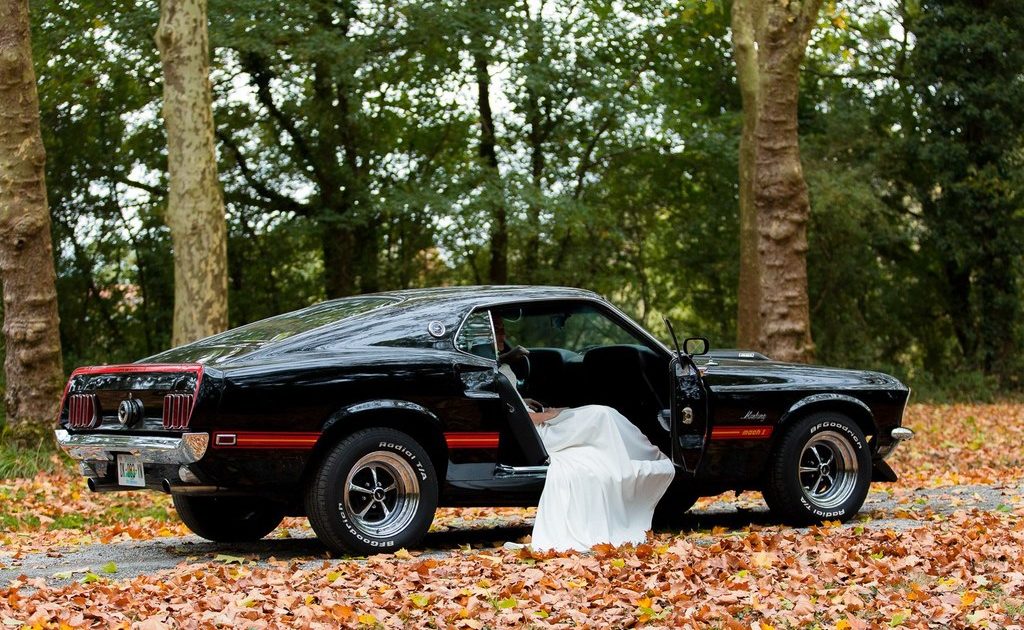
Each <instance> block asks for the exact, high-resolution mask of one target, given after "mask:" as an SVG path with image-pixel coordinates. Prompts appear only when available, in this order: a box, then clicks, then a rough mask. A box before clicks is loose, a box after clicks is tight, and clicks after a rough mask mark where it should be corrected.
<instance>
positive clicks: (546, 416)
mask: <svg viewBox="0 0 1024 630" xmlns="http://www.w3.org/2000/svg"><path fill="white" fill-rule="evenodd" d="M565 409H566V408H565V407H548V408H547V409H545V410H544V411H531V412H529V413H530V420H533V423H534V424H544V423H545V422H547V421H548V420H551V419H553V418H554V417H555V416H557V415H558V414H560V413H562V412H563V411H565Z"/></svg>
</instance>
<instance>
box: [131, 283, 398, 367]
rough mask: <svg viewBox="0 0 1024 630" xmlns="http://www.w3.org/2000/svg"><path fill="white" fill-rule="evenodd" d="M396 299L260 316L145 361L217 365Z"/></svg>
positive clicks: (355, 300) (367, 299)
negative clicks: (265, 317) (264, 317)
mask: <svg viewBox="0 0 1024 630" xmlns="http://www.w3.org/2000/svg"><path fill="white" fill-rule="evenodd" d="M396 301H397V300H396V299H395V298H390V297H380V296H363V297H351V298H344V299H340V300H332V301H330V302H321V303H320V304H314V305H313V306H309V307H307V308H304V309H301V310H298V311H292V312H291V313H285V314H283V315H275V316H274V317H269V318H267V319H261V320H260V321H257V322H252V323H251V324H246V325H244V326H239V327H238V328H233V329H231V330H228V331H226V332H222V333H219V334H216V335H213V336H212V337H206V338H205V339H200V340H199V341H195V342H192V343H190V344H188V345H184V346H179V347H177V348H171V349H170V350H166V351H164V352H161V353H160V354H156V355H153V356H151V357H149V358H146V359H143V360H142V362H143V363H180V362H184V361H188V362H195V363H206V364H216V363H223V362H225V361H227V360H229V359H232V358H235V357H239V356H242V355H245V354H249V353H250V352H254V351H256V350H259V349H260V348H263V347H264V346H267V345H269V344H272V343H275V342H278V341H282V340H284V339H287V338H289V337H293V336H295V335H298V334H300V333H304V332H307V331H310V330H313V329H314V328H319V327H321V326H325V325H327V324H333V323H336V322H340V321H341V320H343V319H347V318H349V317H353V316H355V315H361V314H363V313H366V312H369V311H372V310H373V309H375V308H379V307H381V306H384V305H385V304H393V303H395V302H396Z"/></svg>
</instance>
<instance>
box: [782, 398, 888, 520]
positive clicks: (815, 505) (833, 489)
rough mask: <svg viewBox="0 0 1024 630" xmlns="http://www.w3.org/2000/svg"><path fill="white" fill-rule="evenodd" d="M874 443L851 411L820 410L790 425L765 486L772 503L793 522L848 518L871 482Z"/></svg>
mask: <svg viewBox="0 0 1024 630" xmlns="http://www.w3.org/2000/svg"><path fill="white" fill-rule="evenodd" d="M870 449H871V445H870V442H868V440H867V438H866V437H865V436H864V431H863V430H862V429H861V428H860V426H859V425H858V424H857V423H856V422H854V421H853V419H851V418H850V417H849V416H845V415H843V414H840V413H836V412H829V411H826V412H819V413H814V414H810V415H808V416H806V417H804V418H801V419H799V420H797V421H795V422H793V423H792V424H790V425H789V426H788V427H786V428H785V432H784V433H783V434H782V436H781V437H780V439H779V442H778V444H777V445H776V446H775V448H774V449H773V451H772V459H771V461H770V462H769V464H768V467H767V468H768V470H767V472H768V475H767V479H766V480H765V485H764V486H763V493H764V499H765V501H766V502H767V503H768V507H769V508H771V510H772V512H774V513H775V514H777V515H778V517H779V518H781V519H783V520H785V521H786V522H788V523H791V524H793V525H810V524H813V523H821V522H822V521H846V520H848V519H849V518H850V517H852V516H853V515H854V514H856V513H857V510H859V509H860V507H861V505H863V504H864V499H865V498H866V497H867V494H868V488H869V486H870V485H871V450H870Z"/></svg>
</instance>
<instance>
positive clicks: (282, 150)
mask: <svg viewBox="0 0 1024 630" xmlns="http://www.w3.org/2000/svg"><path fill="white" fill-rule="evenodd" d="M976 4H977V3H968V2H960V1H957V0H952V1H948V2H935V3H931V2H927V1H925V0H922V1H918V0H865V1H859V2H853V1H847V2H844V1H836V2H826V3H825V5H824V7H823V8H822V11H821V13H820V15H819V18H820V19H819V23H818V25H817V27H816V28H815V29H814V30H813V31H812V34H811V40H810V43H809V45H808V47H807V52H806V59H805V61H804V65H803V67H802V71H801V75H800V101H799V130H800V149H801V157H802V163H803V168H804V173H805V175H806V179H807V183H808V186H809V191H810V201H811V215H810V223H809V226H808V240H809V250H808V253H807V269H808V279H809V306H810V308H809V310H810V321H811V332H812V337H813V341H814V347H815V360H816V361H817V362H820V363H825V364H832V365H840V366H849V367H860V368H870V369H878V370H883V371H888V372H891V373H894V374H896V375H897V376H899V377H900V378H902V379H904V380H905V381H907V382H908V383H909V384H910V385H911V386H912V387H913V388H914V390H915V391H916V395H917V396H918V399H921V398H924V399H933V400H934V399H949V398H956V399H990V398H993V397H998V396H1005V395H1013V394H1016V393H1018V392H1019V390H1020V389H1021V387H1022V386H1024V383H1022V381H1021V379H1020V376H1019V374H1020V371H1021V367H1022V366H1024V359H1022V355H1021V348H1022V344H1024V323H1022V318H1021V310H1022V308H1021V305H1022V300H1024V295H1022V289H1021V282H1020V276H1021V272H1022V269H1024V266H1022V263H1024V251H1022V248H1021V243H1022V238H1021V237H1022V221H1024V210H1022V205H1021V196H1020V194H1019V192H1020V191H1021V189H1022V185H1024V161H1022V158H1024V154H1022V151H1021V148H1022V146H1021V139H1022V129H1024V128H1022V125H1024V87H1022V85H1024V84H1022V76H1024V72H1022V71H1024V8H1020V7H1016V6H1014V3H1012V2H992V3H988V4H991V5H993V7H994V8H993V9H992V10H982V9H978V8H977V7H976V6H975V5H976ZM982 4H985V3H982ZM311 7H312V8H311ZM208 11H209V30H210V44H211V54H212V57H211V62H212V66H211V81H212V84H213V113H214V123H215V128H216V138H217V152H218V169H219V174H220V181H221V183H222V185H223V189H224V199H225V205H226V210H227V216H228V223H227V228H228V287H229V288H228V294H229V295H228V305H229V314H228V315H229V323H230V325H231V326H235V325H240V324H243V323H246V322H249V321H253V320H256V319H260V318H263V317H266V316H269V315H273V314H277V313H280V312H283V311H287V310H291V309H294V308H298V307H301V306H304V305H307V304H310V303H312V302H316V301H319V300H323V299H326V298H331V297H338V296H342V295H349V294H354V293H361V292H372V291H378V290H388V289H399V288H406V287H417V286H433V285H439V284H486V283H505V282H511V283H516V284H534V283H539V284H559V285H570V286H579V287H585V288H588V289H593V290H595V291H598V292H600V293H602V294H604V295H605V296H607V297H608V298H609V299H610V300H612V301H613V302H615V303H616V304H617V305H619V306H620V307H622V308H623V309H624V310H626V311H627V312H628V313H630V314H631V315H633V316H635V317H636V318H637V319H638V321H640V322H642V323H644V324H645V325H647V326H649V327H650V328H651V329H652V330H654V331H655V332H657V333H663V332H664V331H663V330H662V324H661V316H662V315H666V316H668V317H670V318H672V319H673V321H674V322H676V328H677V329H681V330H682V331H684V333H685V334H690V335H705V336H708V337H709V338H710V339H711V341H712V344H713V346H716V347H730V346H734V345H735V343H736V337H737V335H736V320H737V306H738V304H737V284H738V277H739V200H738V197H739V183H738V174H737V173H738V159H739V141H740V134H741V126H742V101H741V96H740V91H739V88H738V86H737V81H736V67H735V65H734V62H733V48H732V42H731V32H730V13H731V4H730V3H729V2H720V1H702V2H696V1H682V2H680V1H672V2H668V1H658V0H637V1H621V2H619V1H617V2H609V1H602V0H548V1H545V2H497V1H493V0H481V1H474V2H468V3H463V2H455V1H451V0H439V1H420V2H405V1H398V0H393V1H388V2H354V3H350V2H340V3H337V6H335V3H323V6H321V5H320V4H318V3H316V2H314V3H311V4H296V3H280V2H267V1H266V0H232V1H231V2H224V1H222V0H212V1H211V2H210V3H209V8H208ZM31 21H32V24H31V28H32V39H33V42H32V49H33V55H34V57H35V67H36V72H37V74H38V90H39V99H40V112H41V122H42V132H43V142H44V145H45V147H46V151H47V166H46V186H47V193H48V196H49V204H50V210H51V218H52V236H53V243H54V255H55V263H56V270H57V291H58V295H59V311H60V321H61V331H60V332H61V335H60V338H61V346H62V350H63V365H64V367H65V370H67V371H70V370H71V369H73V368H74V367H76V366H78V365H83V364H96V363H113V362H125V361H132V360H136V359H138V358H140V357H143V356H147V355H150V354H153V353H155V352H158V351H160V350H161V349H164V348H166V347H168V346H169V345H170V344H171V329H172V327H171V321H172V317H173V310H174V271H173V264H172V261H173V252H172V248H171V239H170V234H169V231H168V228H167V226H166V222H165V216H164V214H165V210H166V206H167V189H168V182H167V170H168V169H167V139H166V131H165V128H164V124H163V119H162V116H161V107H162V102H161V97H162V77H161V66H160V59H159V56H158V51H157V46H156V43H155V42H154V38H153V34H154V31H155V29H156V25H157V23H158V21H159V8H158V7H157V6H156V5H155V3H136V2H133V1H129V0H105V1H104V2H93V1H92V0H78V1H74V2H72V1H70V0H48V1H40V2H34V3H33V4H32V5H31ZM484 93H486V94H487V96H488V98H487V99H481V98H480V96H481V94H484ZM485 102H486V103H488V104H489V105H490V108H489V110H488V111H484V108H483V107H482V103H485ZM488 119H489V120H490V121H491V124H490V125H489V130H488V125H487V124H482V123H485V122H486V121H487V120H488ZM499 219H500V220H499ZM500 222H504V229H499V228H500V225H499V223H500ZM506 239H507V240H506ZM501 250H504V251H505V252H507V256H501V257H496V256H495V252H496V251H501ZM504 261H507V262H504ZM662 336H663V337H664V334H662Z"/></svg>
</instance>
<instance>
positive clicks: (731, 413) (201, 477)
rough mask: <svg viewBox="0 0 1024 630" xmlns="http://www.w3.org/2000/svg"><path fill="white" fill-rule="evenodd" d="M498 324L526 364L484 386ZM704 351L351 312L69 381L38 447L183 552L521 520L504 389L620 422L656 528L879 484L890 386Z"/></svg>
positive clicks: (538, 305) (447, 316)
mask: <svg viewBox="0 0 1024 630" xmlns="http://www.w3.org/2000/svg"><path fill="white" fill-rule="evenodd" d="M498 318H500V319H501V323H503V325H504V329H505V331H506V335H507V339H508V340H509V342H510V343H511V344H514V345H515V346H517V348H518V347H522V348H525V350H526V352H524V351H523V350H522V348H518V349H517V351H514V352H511V353H509V355H508V356H514V357H515V358H514V359H509V362H510V365H511V366H512V367H513V369H514V370H515V373H516V376H517V379H516V380H517V381H518V382H516V383H512V382H511V379H508V378H506V377H505V376H504V375H503V374H501V373H500V372H499V371H498V370H497V368H498V361H499V356H505V351H506V350H508V348H498V347H496V341H495V333H494V325H495V322H496V321H497V319H498ZM673 336H674V335H673ZM673 345H674V344H673ZM706 350H707V340H705V339H701V338H692V339H687V340H686V341H685V342H684V344H683V347H682V348H679V347H670V346H668V345H665V344H663V343H662V342H661V341H659V340H658V339H656V338H655V337H654V336H652V335H651V334H650V333H648V332H647V331H646V330H644V329H643V328H642V327H640V326H639V325H637V324H636V323H634V322H633V321H632V320H630V319H629V318H628V317H627V316H626V315H624V314H623V313H622V312H621V311H620V310H618V309H617V308H616V307H614V306H613V305H612V304H610V303H609V302H608V301H606V300H604V299H603V298H601V297H600V296H598V295H596V294H594V293H591V292H589V291H583V290H578V289H568V288H555V287H511V286H508V287H458V288H439V289H422V290H408V291H396V292H391V293H379V294H374V295H363V296H358V297H351V298H344V299H339V300H331V301H327V302H323V303H320V304H316V305H314V306H310V307H308V308H304V309H301V310H298V311H294V312H291V313H287V314H284V315H279V316H276V317H271V318H269V319H265V320H262V321H258V322H255V323H252V324H248V325H245V326H242V327H240V328H235V329H233V330H229V331H227V332H224V333H221V334H217V335H214V336H212V337H208V338H205V339H202V340H200V341H196V342H194V343H190V344H188V345H184V346H180V347H177V348H173V349H171V350H167V351H166V352H163V353H160V354H157V355H155V356H152V357H149V358H146V359H143V360H141V361H139V362H137V363H132V364H129V365H106V366H96V367H83V368H79V369H77V370H75V371H74V373H73V374H72V375H71V378H70V380H69V381H68V383H67V387H66V390H65V394H64V399H63V402H62V404H61V411H60V417H59V421H58V422H59V427H58V429H57V431H56V433H57V440H58V442H59V443H60V445H61V446H62V447H63V448H64V450H65V451H67V453H68V454H69V455H70V456H71V457H73V458H74V459H76V460H79V462H80V467H81V471H82V474H83V475H85V476H86V477H87V479H88V485H89V488H90V489H92V490H93V491H96V492H105V491H114V490H132V489H151V490H160V491H163V492H166V493H170V494H171V495H172V497H173V501H174V505H175V507H176V508H177V511H178V513H179V515H180V516H181V518H182V520H184V522H185V524H186V525H188V527H189V528H190V529H191V530H192V531H193V532H195V533H196V534H198V535H199V536H202V537H204V538H207V539H210V540H215V541H239V540H252V539H257V538H260V537H262V536H264V535H266V534H267V533H269V532H270V531H271V530H273V529H274V528H275V527H276V526H277V525H278V524H279V523H280V521H281V519H282V518H283V517H284V516H285V515H305V516H307V517H308V518H309V521H310V523H311V524H312V526H313V529H314V530H315V532H316V534H317V536H318V537H319V538H320V539H321V540H322V541H323V543H324V544H325V545H326V546H327V547H329V548H330V549H332V550H334V551H337V552H356V553H367V552H372V551H376V550H389V549H391V550H393V549H397V548H399V547H403V546H412V545H415V544H416V543H417V542H418V541H419V540H420V538H421V537H422V536H423V535H424V533H425V532H426V531H427V529H428V527H429V526H430V523H431V520H432V519H433V516H434V511H435V509H436V508H437V506H460V505H463V506H470V505H475V506H482V505H535V504H536V501H537V500H538V497H539V495H540V492H541V490H542V488H543V485H544V476H545V471H546V467H547V466H546V465H547V463H548V454H547V452H546V451H545V449H544V445H543V444H542V442H541V441H540V439H539V437H538V434H537V431H536V429H535V428H534V425H533V423H532V422H531V421H530V419H529V416H528V415H527V409H526V408H525V407H524V404H523V401H522V399H521V398H520V397H519V396H518V395H517V394H516V390H515V388H517V387H518V389H519V391H520V392H521V393H522V395H524V396H527V397H528V398H532V399H536V400H537V401H541V402H542V403H543V404H545V405H548V406H558V407H565V406H578V405H583V404H604V405H610V406H612V407H614V408H616V409H618V410H619V411H620V412H622V414H623V415H625V416H626V417H627V418H629V419H630V421H632V422H633V423H634V424H635V425H636V426H638V427H639V428H640V429H641V430H642V431H643V432H644V433H645V434H646V435H647V437H648V438H649V439H650V440H651V442H653V443H654V444H655V445H657V446H658V447H659V448H660V449H661V450H662V451H663V452H664V453H665V454H666V455H668V456H670V457H671V458H672V459H673V460H674V462H675V464H676V466H677V475H676V481H675V482H674V483H673V486H672V488H671V489H670V490H669V492H668V493H667V494H666V496H665V498H664V500H663V501H662V504H661V506H660V507H659V511H660V512H661V513H664V514H669V515H672V514H673V513H676V514H678V513H682V512H685V511H686V510H687V509H689V508H690V507H691V506H692V505H693V502H694V501H695V500H696V499H697V497H699V496H701V495H711V494H717V493H720V492H724V491H729V490H747V489H754V490H760V491H761V492H763V493H764V496H765V499H766V500H767V503H768V505H769V506H770V508H771V509H772V510H773V511H774V512H777V513H778V514H779V516H780V518H781V519H782V520H785V521H788V522H792V523H795V524H805V523H811V522H815V521H822V520H845V519H848V518H850V517H851V516H853V515H854V514H855V513H856V512H857V510H858V509H859V508H860V507H861V504H862V503H863V501H864V498H865V496H866V494H867V492H868V486H869V484H870V483H871V482H872V481H893V480H895V479H896V476H895V474H894V473H893V471H892V469H891V468H890V467H889V466H888V465H886V463H885V461H884V459H885V457H886V456H888V455H889V454H890V453H891V452H892V451H893V449H894V448H895V447H896V445H897V444H898V443H899V441H900V440H903V439H906V438H908V437H910V436H911V435H912V434H913V433H912V432H911V431H910V430H909V429H906V428H903V427H901V418H902V415H903V410H904V407H905V405H906V402H907V397H908V395H909V390H908V389H907V388H906V387H905V386H903V385H902V384H901V383H900V382H899V381H897V380H896V379H895V378H892V377H891V376H886V375H885V374H879V373H877V372H862V371H852V370H840V369H833V368H826V367H816V366H810V365H797V364H786V363H777V362H773V361H771V360H769V359H767V358H766V357H764V356H762V355H759V354H757V353H754V352H745V351H717V352H711V353H707V354H704V352H705V351H706Z"/></svg>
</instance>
